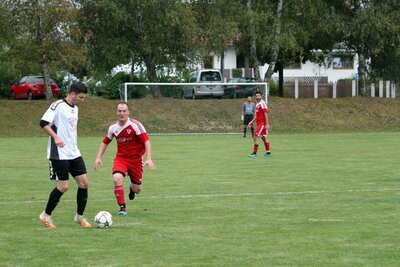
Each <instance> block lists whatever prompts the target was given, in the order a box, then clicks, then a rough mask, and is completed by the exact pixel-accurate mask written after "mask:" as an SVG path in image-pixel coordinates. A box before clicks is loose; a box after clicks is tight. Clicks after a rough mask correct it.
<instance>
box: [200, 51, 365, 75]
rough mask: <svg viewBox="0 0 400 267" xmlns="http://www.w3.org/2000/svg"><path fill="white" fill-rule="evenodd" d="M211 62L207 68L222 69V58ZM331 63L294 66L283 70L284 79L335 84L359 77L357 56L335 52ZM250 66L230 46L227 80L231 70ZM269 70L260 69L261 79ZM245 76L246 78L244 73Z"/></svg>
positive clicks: (265, 66)
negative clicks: (307, 79) (321, 78)
mask: <svg viewBox="0 0 400 267" xmlns="http://www.w3.org/2000/svg"><path fill="white" fill-rule="evenodd" d="M211 61H212V66H207V67H211V68H216V69H219V68H220V67H221V57H219V56H217V55H214V56H213V57H212V60H211ZM329 61H330V62H327V64H326V66H323V65H318V64H316V63H313V62H311V61H307V62H306V63H304V64H302V63H301V64H300V63H299V64H293V65H291V66H288V67H286V68H285V69H284V70H283V75H284V79H285V80H294V79H295V78H299V79H300V80H301V79H302V78H315V77H324V78H326V80H327V81H328V82H335V81H337V80H339V79H348V78H355V77H356V76H357V68H358V57H357V54H354V53H353V54H351V53H349V52H345V51H344V50H334V51H332V53H331V59H330V60H329ZM248 66H249V64H248V59H246V58H243V57H240V56H237V55H236V51H235V47H234V46H229V47H228V48H227V49H226V53H225V58H224V69H225V70H227V71H226V72H225V73H224V76H225V77H226V76H228V77H226V78H228V79H229V78H231V76H232V75H231V72H230V70H232V69H237V68H243V69H248ZM267 69H268V64H265V65H264V66H261V67H260V75H261V77H264V75H265V73H266V72H267ZM227 73H228V75H227ZM243 76H245V73H244V71H243ZM247 76H248V75H247ZM272 78H273V79H274V78H275V79H277V78H278V73H274V74H273V75H272Z"/></svg>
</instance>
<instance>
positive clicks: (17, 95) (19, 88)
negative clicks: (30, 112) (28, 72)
mask: <svg viewBox="0 0 400 267" xmlns="http://www.w3.org/2000/svg"><path fill="white" fill-rule="evenodd" d="M50 86H51V91H52V92H53V96H54V97H58V96H59V95H60V93H61V90H60V88H58V85H57V84H56V83H55V82H54V81H53V80H52V79H50ZM44 96H45V86H44V79H43V76H25V77H22V79H21V80H20V81H19V83H18V84H13V85H11V87H10V98H11V99H28V100H31V99H33V98H40V97H44Z"/></svg>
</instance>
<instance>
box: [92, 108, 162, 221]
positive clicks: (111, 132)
mask: <svg viewBox="0 0 400 267" xmlns="http://www.w3.org/2000/svg"><path fill="white" fill-rule="evenodd" d="M129 114H130V112H129V106H128V103H126V102H120V103H119V104H118V105H117V117H118V120H117V121H116V122H114V123H113V124H112V125H111V126H110V127H109V128H108V131H107V134H106V135H105V136H104V138H103V141H102V143H101V144H100V148H99V152H98V153H97V156H96V160H95V163H94V169H95V170H96V169H97V168H98V167H100V166H101V165H102V161H101V157H102V156H103V154H104V152H105V151H106V149H107V146H108V144H109V143H111V141H112V139H113V138H114V137H115V139H116V140H117V154H116V157H115V159H114V166H113V169H112V174H113V181H114V195H115V198H116V199H117V203H118V205H119V208H120V210H119V212H118V215H122V216H124V215H127V214H128V213H127V211H126V204H125V194H124V186H123V179H124V177H125V175H126V174H128V176H129V178H130V180H131V185H130V190H129V199H130V200H132V199H134V198H135V194H138V193H140V191H141V185H142V175H143V166H146V165H147V166H148V167H149V168H150V170H155V168H156V166H155V165H154V163H153V161H152V159H151V143H150V140H149V137H148V135H147V132H146V130H145V128H144V127H143V125H142V124H141V123H140V122H138V121H137V120H134V119H132V118H129ZM144 154H146V161H145V162H144V163H143V159H142V156H143V155H144Z"/></svg>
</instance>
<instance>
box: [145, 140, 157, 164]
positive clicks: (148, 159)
mask: <svg viewBox="0 0 400 267" xmlns="http://www.w3.org/2000/svg"><path fill="white" fill-rule="evenodd" d="M144 149H145V153H146V161H145V163H144V165H145V166H146V165H147V166H148V167H149V169H150V170H152V171H153V170H155V169H156V165H155V164H154V163H153V160H152V159H151V143H150V140H147V141H146V142H144Z"/></svg>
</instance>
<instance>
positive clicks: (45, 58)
mask: <svg viewBox="0 0 400 267" xmlns="http://www.w3.org/2000/svg"><path fill="white" fill-rule="evenodd" d="M7 8H8V10H9V17H8V25H9V27H10V33H11V34H12V42H10V43H9V48H10V51H9V55H10V56H11V57H12V58H14V59H15V60H19V61H20V62H21V63H24V62H35V63H36V64H38V65H39V66H40V69H41V72H42V75H43V76H44V80H45V84H46V98H47V99H49V98H51V97H52V92H51V89H50V80H49V68H51V67H52V66H54V67H55V68H57V69H59V68H63V69H66V68H70V67H72V66H77V65H80V64H82V62H83V60H84V58H85V54H84V50H83V49H82V48H81V47H80V45H79V44H78V43H77V42H74V41H75V39H76V38H77V37H78V36H79V35H78V32H77V28H76V27H75V26H76V23H75V18H76V17H75V16H76V14H77V9H76V6H75V3H74V1H71V2H70V1H65V0H15V1H8V3H7Z"/></svg>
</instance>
